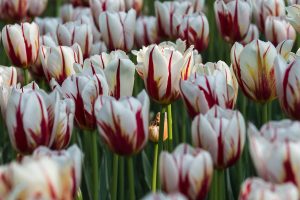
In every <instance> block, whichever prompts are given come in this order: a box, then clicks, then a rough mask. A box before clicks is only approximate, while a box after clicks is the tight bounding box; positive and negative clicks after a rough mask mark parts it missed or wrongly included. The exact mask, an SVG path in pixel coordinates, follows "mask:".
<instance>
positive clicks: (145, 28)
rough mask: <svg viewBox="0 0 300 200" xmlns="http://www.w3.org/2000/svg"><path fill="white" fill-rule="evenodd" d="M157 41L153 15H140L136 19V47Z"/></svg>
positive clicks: (155, 22)
mask: <svg viewBox="0 0 300 200" xmlns="http://www.w3.org/2000/svg"><path fill="white" fill-rule="evenodd" d="M158 41H159V38H158V31H157V20H156V18H155V17H144V16H141V17H139V18H137V20H136V29H135V42H136V45H137V46H138V47H142V46H148V45H150V44H153V43H157V42H158Z"/></svg>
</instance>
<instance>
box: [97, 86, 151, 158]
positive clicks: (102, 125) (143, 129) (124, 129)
mask: <svg viewBox="0 0 300 200" xmlns="http://www.w3.org/2000/svg"><path fill="white" fill-rule="evenodd" d="M149 106H150V101H149V97H148V96H147V94H146V92H145V91H142V92H141V93H140V94H139V95H138V96H137V98H133V97H126V98H121V99H120V100H115V99H112V98H108V99H106V100H103V97H99V98H98V99H97V101H96V103H95V115H96V119H97V126H98V131H99V134H100V136H101V138H102V139H103V141H104V142H105V143H106V144H107V145H108V147H109V149H110V150H111V151H113V152H114V153H116V154H119V155H127V156H128V155H132V154H136V153H138V152H140V151H141V149H142V148H143V147H144V146H145V144H146V142H147V140H148V123H149V120H148V118H149V116H148V115H149Z"/></svg>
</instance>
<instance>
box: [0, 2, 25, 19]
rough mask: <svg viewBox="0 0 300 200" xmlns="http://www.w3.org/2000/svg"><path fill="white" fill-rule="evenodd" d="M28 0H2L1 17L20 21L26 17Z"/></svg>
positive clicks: (0, 3)
mask: <svg viewBox="0 0 300 200" xmlns="http://www.w3.org/2000/svg"><path fill="white" fill-rule="evenodd" d="M27 7H28V0H2V1H0V13H1V14H0V18H2V19H5V20H17V21H20V20H22V19H23V18H25V17H26V14H27Z"/></svg>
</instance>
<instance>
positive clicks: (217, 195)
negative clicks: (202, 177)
mask: <svg viewBox="0 0 300 200" xmlns="http://www.w3.org/2000/svg"><path fill="white" fill-rule="evenodd" d="M225 198H226V193H225V171H224V170H215V171H214V175H213V182H212V188H211V191H210V193H209V200H224V199H225Z"/></svg>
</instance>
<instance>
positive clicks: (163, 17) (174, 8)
mask: <svg viewBox="0 0 300 200" xmlns="http://www.w3.org/2000/svg"><path fill="white" fill-rule="evenodd" d="M154 5H155V14H156V18H157V24H158V33H159V36H161V37H166V36H167V37H177V31H178V30H177V25H179V23H175V22H176V20H175V19H174V17H175V15H177V16H178V17H181V18H182V17H183V16H184V15H187V14H191V13H193V5H192V3H191V2H187V1H184V2H182V3H179V2H177V1H174V2H171V1H168V2H160V1H155V4H154Z"/></svg>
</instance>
